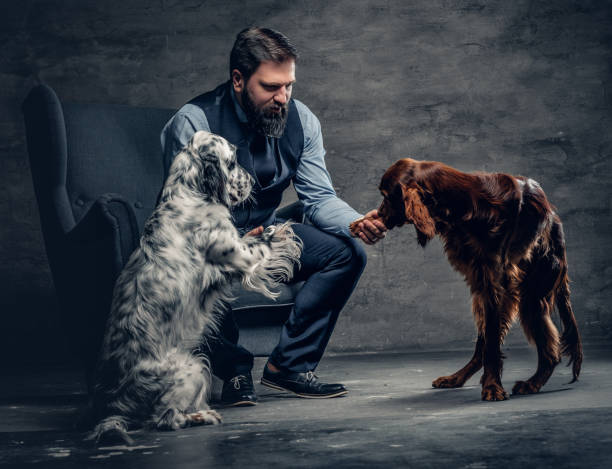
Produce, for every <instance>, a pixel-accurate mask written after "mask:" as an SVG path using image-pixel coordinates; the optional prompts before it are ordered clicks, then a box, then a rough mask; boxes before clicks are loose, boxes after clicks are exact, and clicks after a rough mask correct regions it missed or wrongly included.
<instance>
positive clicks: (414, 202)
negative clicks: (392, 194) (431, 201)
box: [402, 185, 436, 246]
mask: <svg viewBox="0 0 612 469" xmlns="http://www.w3.org/2000/svg"><path fill="white" fill-rule="evenodd" d="M402 192H403V194H404V211H405V214H406V220H408V221H409V222H410V223H413V224H414V228H415V229H416V232H417V240H418V242H419V244H420V245H421V246H425V245H426V244H427V242H428V241H429V240H430V239H432V238H433V237H434V236H435V235H436V224H435V222H434V221H433V218H431V215H430V214H429V210H427V207H426V206H425V204H423V202H422V201H421V197H420V196H419V192H418V190H417V189H416V188H413V187H406V186H404V185H402Z"/></svg>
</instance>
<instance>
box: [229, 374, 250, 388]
mask: <svg viewBox="0 0 612 469" xmlns="http://www.w3.org/2000/svg"><path fill="white" fill-rule="evenodd" d="M246 379H247V378H246V376H244V375H238V376H234V377H233V378H232V379H230V381H231V383H232V384H233V385H234V389H240V381H246Z"/></svg>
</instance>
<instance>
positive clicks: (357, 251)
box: [349, 239, 368, 275]
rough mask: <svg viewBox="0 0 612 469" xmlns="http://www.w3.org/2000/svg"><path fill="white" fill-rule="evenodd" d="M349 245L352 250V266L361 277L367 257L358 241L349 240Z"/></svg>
mask: <svg viewBox="0 0 612 469" xmlns="http://www.w3.org/2000/svg"><path fill="white" fill-rule="evenodd" d="M349 243H350V247H351V250H352V264H353V266H354V269H355V270H356V271H358V272H359V274H360V275H361V273H362V272H363V269H365V266H366V264H367V263H368V255H367V254H366V252H365V249H364V248H363V246H362V245H361V244H360V243H359V242H358V241H356V240H352V239H351V240H350V241H349Z"/></svg>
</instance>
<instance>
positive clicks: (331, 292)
mask: <svg viewBox="0 0 612 469" xmlns="http://www.w3.org/2000/svg"><path fill="white" fill-rule="evenodd" d="M292 227H293V230H294V231H295V234H296V235H297V236H298V237H299V238H300V239H301V240H302V242H303V243H304V247H303V249H302V256H301V257H300V262H301V266H300V268H299V270H297V271H296V272H295V275H294V280H298V281H300V280H303V281H305V283H304V286H303V287H302V289H301V290H300V291H299V293H298V294H297V296H296V298H295V306H294V307H293V309H292V310H291V314H290V315H289V319H288V320H287V322H286V323H285V324H284V325H283V328H282V331H281V334H280V339H279V342H278V345H277V346H276V348H275V349H274V351H273V352H272V354H271V355H270V357H269V361H270V362H271V363H272V364H273V365H275V366H277V367H279V368H281V369H283V370H287V371H295V372H305V371H312V370H314V369H315V368H316V367H317V365H318V364H319V361H320V360H321V357H322V356H323V352H324V351H325V347H326V346H327V343H328V341H329V338H330V336H331V334H332V331H333V330H334V326H335V325H336V320H337V319H338V315H339V314H340V311H341V310H342V308H343V307H344V305H345V304H346V302H347V301H348V299H349V297H350V296H351V293H352V292H353V290H354V289H355V286H356V285H357V282H358V280H359V277H360V276H361V273H362V272H363V269H364V267H365V264H366V254H365V251H364V249H363V247H362V246H361V245H359V244H358V243H359V242H358V241H357V240H353V239H347V238H340V237H337V236H333V235H330V234H327V233H325V232H323V231H321V230H319V229H318V228H316V227H314V226H311V225H303V224H299V223H296V224H294V225H292ZM208 343H209V346H208V347H207V350H204V352H205V353H206V354H207V355H208V356H209V358H210V362H211V367H212V372H213V373H214V374H215V375H217V376H218V377H219V378H221V379H223V380H228V379H230V378H232V377H233V376H236V375H239V374H245V373H248V372H250V371H251V368H252V367H253V354H251V352H249V351H248V350H246V349H245V348H244V347H242V346H240V345H238V326H237V325H236V321H235V320H234V316H233V314H232V312H231V311H228V312H227V314H225V315H224V317H223V320H222V322H221V324H220V328H219V335H218V336H217V337H215V338H214V339H212V340H210V341H209V342H208Z"/></svg>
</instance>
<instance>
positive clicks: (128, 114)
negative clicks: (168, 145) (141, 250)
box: [24, 85, 174, 233]
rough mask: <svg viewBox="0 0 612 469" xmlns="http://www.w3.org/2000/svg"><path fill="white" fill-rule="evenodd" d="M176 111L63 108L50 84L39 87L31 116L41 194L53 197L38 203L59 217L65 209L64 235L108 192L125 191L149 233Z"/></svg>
mask: <svg viewBox="0 0 612 469" xmlns="http://www.w3.org/2000/svg"><path fill="white" fill-rule="evenodd" d="M173 113H174V111H173V110H171V109H156V108H142V107H132V106H123V105H108V104H76V103H61V102H60V101H59V99H58V98H57V95H56V94H55V92H54V91H53V89H51V88H50V87H49V86H47V85H39V86H37V87H35V88H34V89H32V91H31V92H30V94H29V95H28V97H27V98H26V100H25V102H24V115H25V119H26V127H27V128H28V150H29V153H30V161H31V166H32V173H33V177H34V184H35V188H36V190H37V192H38V191H43V192H47V193H46V194H37V196H39V197H38V198H39V199H41V198H48V200H49V202H52V203H53V204H54V205H55V210H51V213H53V212H54V211H55V212H59V213H58V216H59V217H60V220H58V223H59V225H60V226H61V229H62V231H63V232H64V233H66V232H67V231H69V230H70V229H72V227H73V226H74V225H75V223H78V221H79V220H80V219H81V218H82V217H83V215H84V214H85V213H87V211H88V210H89V208H90V206H91V205H92V204H93V202H94V201H95V200H96V199H97V198H98V197H99V196H100V195H103V194H106V193H117V194H121V195H122V196H123V197H124V198H125V199H126V200H127V201H129V202H130V203H131V204H132V205H133V207H134V212H135V215H136V219H137V222H138V226H139V229H140V230H142V226H143V223H144V221H145V220H146V218H147V217H148V216H149V214H150V213H151V212H152V211H153V208H154V207H155V202H156V199H157V194H158V192H159V190H160V188H161V185H162V183H163V166H162V158H161V147H160V140H159V135H160V132H161V129H162V128H163V126H164V124H165V123H166V122H167V121H168V119H170V117H171V116H172V114H173ZM40 196H42V197H40ZM39 202H40V200H39ZM42 211H44V209H43V208H42V207H41V212H42ZM41 215H42V214H41ZM45 224H46V223H45V221H44V220H43V225H45ZM50 224H54V222H51V221H50ZM43 229H45V227H44V226H43Z"/></svg>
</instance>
